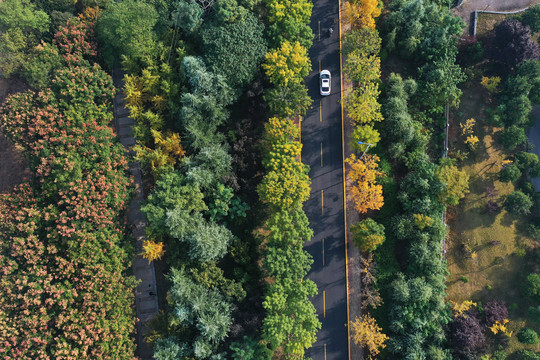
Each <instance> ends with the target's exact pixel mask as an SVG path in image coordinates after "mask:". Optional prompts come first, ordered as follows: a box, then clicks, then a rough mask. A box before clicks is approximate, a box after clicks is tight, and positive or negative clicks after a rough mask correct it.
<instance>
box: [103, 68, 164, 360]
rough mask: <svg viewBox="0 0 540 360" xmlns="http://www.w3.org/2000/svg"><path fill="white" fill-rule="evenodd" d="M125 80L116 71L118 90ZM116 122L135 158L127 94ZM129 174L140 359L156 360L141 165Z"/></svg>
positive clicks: (118, 102)
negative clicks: (151, 340) (145, 254)
mask: <svg viewBox="0 0 540 360" xmlns="http://www.w3.org/2000/svg"><path fill="white" fill-rule="evenodd" d="M122 79H123V72H121V71H120V70H119V69H115V70H114V72H113V81H114V85H115V86H116V88H117V89H122V88H123V80H122ZM114 122H115V128H116V133H117V135H118V138H119V139H120V143H122V145H123V146H124V148H125V149H126V155H127V156H131V155H132V154H133V150H131V147H132V146H133V145H135V138H134V137H133V129H132V126H133V125H134V124H135V121H134V120H133V119H131V118H130V117H129V110H128V109H127V108H126V106H125V100H124V94H123V93H120V94H118V95H116V96H115V98H114ZM129 171H130V172H131V174H132V176H133V182H134V185H135V197H134V198H133V199H132V200H131V203H130V204H129V208H128V212H127V216H128V222H129V224H130V226H131V229H132V232H131V236H133V238H134V239H135V240H136V241H137V243H136V252H137V255H136V256H135V259H133V275H135V277H136V278H137V279H138V280H140V282H139V285H138V286H137V288H136V289H135V307H136V310H137V343H138V354H137V355H138V357H139V359H141V360H151V359H153V356H152V354H153V352H152V348H151V346H150V345H148V344H147V343H146V342H145V341H144V336H145V335H146V334H147V333H148V332H149V328H148V327H147V326H146V324H147V323H148V322H149V321H150V320H152V319H153V318H154V316H156V314H157V313H158V299H157V288H156V274H155V272H154V264H152V263H148V260H146V259H144V258H143V257H142V256H141V255H139V254H140V253H141V252H142V244H143V241H144V240H145V239H146V236H145V234H144V227H145V226H146V219H145V217H144V215H143V213H142V212H141V201H143V200H144V192H143V187H142V177H141V168H140V164H139V163H137V162H130V163H129Z"/></svg>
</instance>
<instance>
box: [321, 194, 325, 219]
mask: <svg viewBox="0 0 540 360" xmlns="http://www.w3.org/2000/svg"><path fill="white" fill-rule="evenodd" d="M321 210H322V213H323V214H324V190H321Z"/></svg>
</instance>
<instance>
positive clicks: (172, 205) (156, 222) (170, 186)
mask: <svg viewBox="0 0 540 360" xmlns="http://www.w3.org/2000/svg"><path fill="white" fill-rule="evenodd" d="M203 197H204V195H203V194H202V193H201V191H200V190H199V189H198V188H197V187H195V186H193V185H187V184H185V182H184V177H183V176H181V175H180V174H179V173H176V172H170V173H166V174H164V175H163V176H162V177H161V179H160V180H158V181H156V185H155V188H154V190H153V191H152V193H150V195H148V199H147V202H146V204H144V205H143V206H141V211H142V212H143V213H144V214H145V216H146V218H147V220H148V225H147V227H146V229H147V230H146V231H147V234H148V235H149V236H150V237H152V238H156V239H157V240H160V239H162V238H163V237H164V236H166V235H167V234H168V230H167V226H166V221H167V212H168V211H170V210H173V209H182V210H184V211H185V212H186V213H187V214H188V216H191V215H193V214H194V213H196V212H199V211H202V210H206V209H207V207H206V204H205V203H204V201H203Z"/></svg>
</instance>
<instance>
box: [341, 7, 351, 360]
mask: <svg viewBox="0 0 540 360" xmlns="http://www.w3.org/2000/svg"><path fill="white" fill-rule="evenodd" d="M338 16H339V18H338V19H339V81H340V84H341V89H340V104H341V145H342V154H343V160H345V132H344V130H345V125H344V120H343V101H342V100H343V55H342V53H343V51H342V44H341V0H338ZM342 165H343V211H344V213H343V215H344V220H345V285H346V287H347V348H348V352H349V360H351V327H350V326H349V322H350V314H349V258H348V254H347V192H346V188H345V161H343V164H342Z"/></svg>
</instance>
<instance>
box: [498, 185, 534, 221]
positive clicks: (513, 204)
mask: <svg viewBox="0 0 540 360" xmlns="http://www.w3.org/2000/svg"><path fill="white" fill-rule="evenodd" d="M532 206H533V202H532V200H531V198H530V196H528V195H526V194H524V193H523V192H521V191H514V192H513V193H511V194H510V195H508V197H507V198H506V201H505V202H504V207H505V209H506V210H508V212H510V213H511V214H518V215H528V214H530V213H531V207H532Z"/></svg>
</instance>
